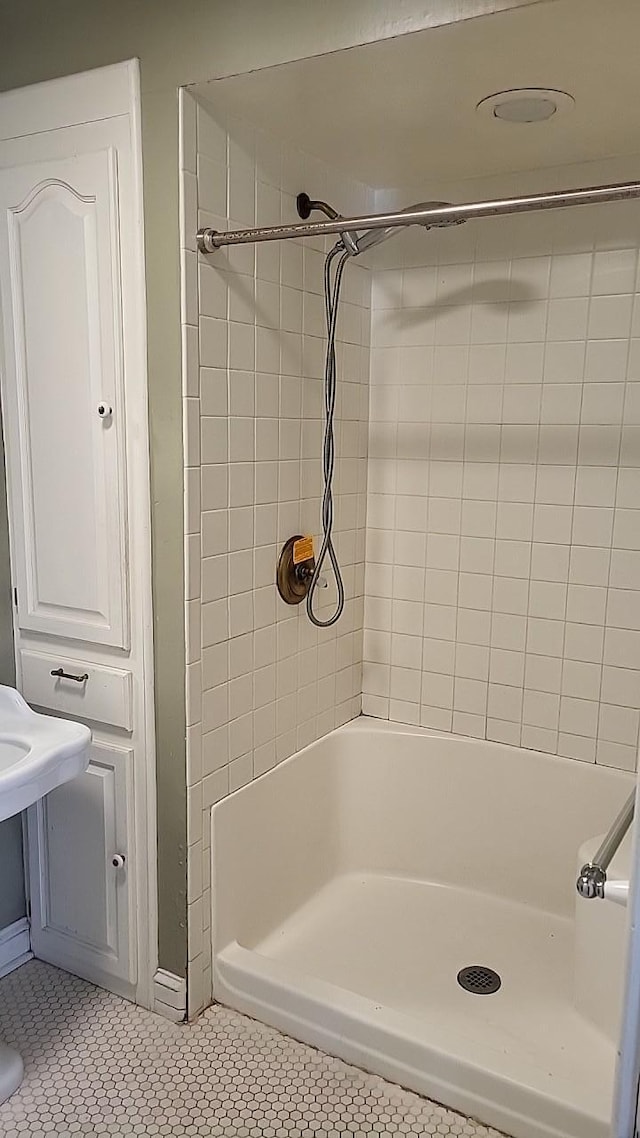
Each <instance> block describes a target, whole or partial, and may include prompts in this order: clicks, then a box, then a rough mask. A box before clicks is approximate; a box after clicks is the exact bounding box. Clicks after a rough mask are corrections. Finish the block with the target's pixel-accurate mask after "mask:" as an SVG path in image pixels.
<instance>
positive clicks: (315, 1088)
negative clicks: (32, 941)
mask: <svg viewBox="0 0 640 1138" xmlns="http://www.w3.org/2000/svg"><path fill="white" fill-rule="evenodd" d="M0 1036H1V1037H2V1038H3V1039H4V1040H5V1041H6V1042H7V1043H9V1044H11V1045H13V1046H15V1047H17V1048H18V1050H19V1051H20V1052H21V1054H22V1057H23V1059H24V1061H25V1069H26V1076H25V1080H24V1083H23V1084H22V1087H21V1088H20V1090H19V1091H17V1092H16V1094H15V1095H13V1096H12V1098H11V1099H9V1101H8V1102H6V1103H4V1105H3V1106H0V1133H1V1134H2V1135H3V1138H23V1136H25V1135H28V1136H29V1138H49V1136H51V1135H54V1136H56V1138H67V1135H69V1136H71V1135H101V1136H103V1138H106V1136H111V1135H113V1136H115V1135H117V1136H118V1138H120V1136H123V1138H124V1136H129V1135H132V1136H134V1135H142V1136H145V1135H153V1136H157V1138H164V1136H167V1138H174V1136H175V1138H178V1136H180V1138H191V1136H193V1138H364V1136H365V1135H366V1136H367V1138H372V1136H373V1135H387V1134H389V1135H391V1134H393V1135H396V1134H400V1135H403V1134H404V1135H416V1134H422V1135H435V1136H436V1138H439V1136H441V1135H443V1136H444V1135H461V1136H463V1138H497V1135H496V1131H494V1130H489V1129H487V1128H486V1127H485V1126H481V1125H480V1124H478V1123H474V1122H472V1121H470V1120H469V1119H467V1118H464V1117H462V1116H461V1115H459V1114H454V1113H453V1112H452V1111H449V1110H446V1109H445V1108H444V1107H441V1106H437V1105H436V1104H435V1103H431V1102H428V1101H427V1100H425V1099H422V1098H419V1097H418V1096H417V1095H415V1094H411V1093H410V1092H409V1091H404V1090H401V1089H400V1088H399V1087H395V1086H393V1085H392V1084H390V1083H387V1082H385V1081H384V1080H383V1079H379V1078H377V1077H376V1076H375V1075H367V1074H365V1073H364V1072H362V1071H359V1070H357V1069H356V1068H355V1067H349V1066H347V1064H346V1063H343V1062H341V1061H340V1060H339V1059H333V1058H331V1057H330V1056H328V1055H323V1054H322V1053H321V1052H319V1051H315V1050H314V1049H313V1048H312V1047H307V1046H306V1044H303V1043H297V1042H296V1041H295V1040H293V1039H289V1038H288V1037H287V1036H284V1035H280V1034H279V1032H277V1031H274V1030H273V1029H272V1028H269V1027H265V1026H264V1024H260V1023H256V1022H255V1021H254V1020H250V1019H247V1018H246V1017H245V1016H241V1015H238V1014H237V1013H236V1012H232V1011H228V1010H227V1009H226V1008H222V1007H219V1006H216V1007H213V1008H209V1009H208V1011H206V1012H205V1013H204V1015H202V1016H201V1017H200V1019H199V1020H198V1021H197V1023H195V1024H172V1023H169V1021H168V1020H164V1019H161V1018H160V1017H159V1016H157V1015H155V1014H154V1013H153V1012H148V1011H145V1010H144V1009H142V1008H138V1007H135V1006H134V1005H133V1004H130V1003H127V1001H125V1000H121V999H119V997H117V996H113V995H111V994H110V993H109V992H105V991H103V990H102V989H101V988H94V987H93V985H92V984H88V983H86V982H85V981H84V980H79V979H77V978H76V977H75V976H70V975H68V973H66V972H60V971H59V970H58V969H56V968H52V967H51V966H50V965H48V964H43V963H41V962H40V961H32V962H31V963H29V964H25V965H23V967H22V968H19V969H17V970H16V971H15V972H12V973H11V974H10V975H9V976H6V977H5V978H4V979H3V980H2V981H0Z"/></svg>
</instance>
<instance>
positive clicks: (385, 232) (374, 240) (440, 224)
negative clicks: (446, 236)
mask: <svg viewBox="0 0 640 1138" xmlns="http://www.w3.org/2000/svg"><path fill="white" fill-rule="evenodd" d="M450 204H451V203H450V202H417V203H416V205H408V206H406V207H405V209H403V210H401V213H413V211H414V210H416V209H436V208H437V207H438V206H446V205H450ZM464 223H465V219H464V218H463V217H461V218H456V219H455V220H449V219H448V218H445V219H443V220H442V221H432V222H429V224H426V223H424V224H423V225H422V228H423V229H436V228H438V229H446V228H447V227H448V226H449V225H464ZM416 224H419V222H416ZM397 232H398V227H397V226H390V227H389V228H388V229H369V230H367V232H366V233H363V234H362V235H361V236H358V235H357V234H356V241H355V245H356V252H355V253H352V254H351V255H352V256H353V257H359V256H360V254H361V253H365V252H366V251H367V249H372V248H373V246H374V245H379V244H380V242H381V241H386V240H387V238H388V237H393V235H394V233H397ZM349 252H351V250H350V249H349Z"/></svg>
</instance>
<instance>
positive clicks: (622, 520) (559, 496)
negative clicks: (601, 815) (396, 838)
mask: <svg viewBox="0 0 640 1138" xmlns="http://www.w3.org/2000/svg"><path fill="white" fill-rule="evenodd" d="M603 180H606V179H603ZM524 189H525V186H524V184H523V186H522V190H524ZM458 196H459V197H460V198H461V199H464V197H465V195H464V194H462V195H458ZM479 196H481V195H479ZM487 196H490V195H487ZM639 219H640V218H639V211H638V208H637V206H634V205H631V204H628V205H625V206H620V207H615V206H614V207H611V206H607V207H599V208H597V209H594V210H590V211H584V210H583V211H579V210H575V211H572V212H566V213H555V214H554V215H553V216H551V215H549V217H548V218H545V217H544V215H537V217H535V218H532V217H527V218H512V219H502V220H501V221H500V222H496V221H491V222H476V223H474V225H468V226H466V227H464V229H461V230H456V231H448V232H447V231H442V232H440V233H438V234H424V235H420V237H417V238H416V237H414V239H413V241H412V245H411V248H410V250H409V247H408V246H406V245H405V247H406V248H407V250H408V252H407V256H406V258H405V259H404V261H399V262H398V263H396V264H395V265H394V266H393V267H391V268H387V269H385V270H380V271H378V272H376V274H375V277H374V284H373V298H372V304H373V321H372V350H371V423H370V439H369V483H368V484H369V501H368V520H367V526H368V532H367V569H366V590H365V591H366V602H365V665H364V686H363V692H364V695H363V709H364V710H365V712H368V713H369V714H372V715H377V716H382V717H384V718H390V719H392V720H400V721H405V722H411V723H420V724H422V725H424V726H429V727H436V728H440V729H444V730H447V731H449V730H453V731H455V732H460V733H462V734H466V735H474V736H478V737H483V738H484V737H486V738H489V739H494V740H499V741H504V742H507V743H513V744H517V745H522V746H525V747H534V748H539V749H541V750H544V751H548V752H552V753H558V754H562V755H566V756H571V757H574V758H578V759H582V760H585V761H590V762H593V761H597V762H600V763H604V764H606V765H612V766H618V767H624V768H627V769H629V768H633V767H634V766H635V760H636V749H637V743H638V725H639V717H640V713H639V710H638V708H639V706H640V417H639V416H640V304H639V302H638V295H637V289H638V278H637V264H638V238H637V233H638V221H639ZM419 248H422V249H424V262H423V263H422V264H420V263H419V252H418V249H419Z"/></svg>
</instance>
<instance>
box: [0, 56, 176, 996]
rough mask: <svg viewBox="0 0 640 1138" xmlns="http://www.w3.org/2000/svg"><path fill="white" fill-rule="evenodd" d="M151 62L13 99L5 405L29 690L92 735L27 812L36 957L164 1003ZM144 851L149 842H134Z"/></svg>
mask: <svg viewBox="0 0 640 1138" xmlns="http://www.w3.org/2000/svg"><path fill="white" fill-rule="evenodd" d="M143 247H144V245H143V232H142V182H141V143H140V97H139V89H138V67H137V63H136V62H135V61H130V62H129V63H124V64H117V65H114V66H113V67H107V68H101V69H99V70H97V71H92V72H86V73H84V74H82V75H75V76H69V77H68V78H65V79H58V80H52V81H51V82H50V83H44V84H38V85H36V86H34V87H26V88H23V89H22V90H20V91H13V92H7V93H5V94H0V310H1V312H0V319H1V322H2V323H1V326H0V385H1V386H0V394H1V401H2V424H3V434H4V441H5V450H6V466H7V495H8V513H9V537H10V547H11V575H12V584H13V586H14V588H15V610H14V611H15V619H14V632H15V649H16V674H17V681H16V682H17V686H18V688H19V689H20V690H21V691H22V692H23V694H24V696H25V698H26V699H27V700H28V701H29V702H31V703H33V704H35V705H36V706H38V707H39V708H42V709H43V710H45V711H50V712H51V713H53V714H58V715H66V716H71V717H75V718H78V719H81V720H84V721H85V722H87V723H88V724H89V726H90V727H91V730H92V732H93V740H94V742H93V749H92V757H91V764H90V766H89V769H88V770H87V772H86V773H85V774H84V775H82V776H81V777H79V778H78V779H77V780H76V781H74V782H72V783H69V784H67V785H65V786H63V787H59V788H58V789H57V790H55V791H54V792H52V793H51V794H50V795H48V796H47V797H46V798H45V799H43V800H42V801H41V802H40V803H39V804H38V805H37V806H35V807H33V808H32V809H31V810H30V812H29V819H28V835H29V841H28V847H29V848H28V858H29V881H30V893H31V896H30V901H31V934H32V948H33V950H34V952H35V954H36V956H39V957H41V958H42V959H44V960H48V961H51V962H52V963H54V964H59V965H60V966H62V967H64V968H67V969H69V970H70V971H72V972H76V973H77V974H78V975H81V976H85V977H87V979H90V980H93V981H95V982H97V983H98V984H102V985H104V986H105V987H108V988H111V989H112V990H114V991H117V992H119V993H120V994H122V995H124V996H127V997H129V998H131V999H135V1000H137V1001H138V1002H140V1003H143V1004H147V1006H149V1005H150V1004H151V1002H152V998H153V996H152V994H153V974H154V971H155V968H156V964H157V943H156V942H157V934H156V916H155V914H156V906H155V901H156V882H155V865H156V862H155V848H156V842H155V785H154V782H155V768H154V738H153V672H152V661H153V644H152V632H151V630H152V613H151V565H150V561H151V556H150V524H149V513H150V502H149V498H150V493H149V454H148V423H147V385H146V340H145V325H146V320H145V294H144V256H143ZM134 835H135V844H134Z"/></svg>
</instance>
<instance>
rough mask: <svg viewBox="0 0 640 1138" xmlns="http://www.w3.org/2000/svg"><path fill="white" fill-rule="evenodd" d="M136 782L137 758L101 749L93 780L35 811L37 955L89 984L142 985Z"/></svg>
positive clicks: (70, 786) (76, 783) (77, 782)
mask: <svg viewBox="0 0 640 1138" xmlns="http://www.w3.org/2000/svg"><path fill="white" fill-rule="evenodd" d="M132 780H133V752H132V751H131V750H130V749H128V748H120V747H115V746H111V745H109V746H107V745H106V744H102V743H95V742H94V743H93V744H92V747H91V761H90V763H89V766H88V768H87V770H86V771H85V773H84V774H82V775H80V776H79V777H78V778H76V779H74V780H72V781H71V782H68V783H66V784H65V785H64V786H60V787H58V788H57V789H56V790H54V791H52V792H51V794H48V795H47V796H46V798H43V799H42V800H41V801H40V802H39V803H37V805H36V806H35V807H33V808H32V810H31V811H30V812H29V850H30V867H31V942H32V947H33V951H34V952H35V955H36V956H38V957H40V958H41V959H42V960H48V961H50V962H51V963H52V964H59V965H61V966H62V967H66V968H70V969H71V970H72V971H77V972H78V974H79V975H82V976H86V977H87V978H88V979H96V980H100V978H101V977H102V976H105V975H108V976H112V977H118V978H119V979H121V980H124V981H127V982H129V983H133V982H134V981H135V951H134V949H133V946H132V945H131V943H130V940H131V938H130V930H131V929H132V927H133V921H132V919H131V918H132V914H131V912H130V910H131V906H132V902H133V898H132V897H131V896H130V882H133V873H132V867H131V864H130V859H131V856H132V850H131V841H130V836H129V833H128V830H129V823H130V819H131V818H132V816H133V815H132V809H131V802H132Z"/></svg>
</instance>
